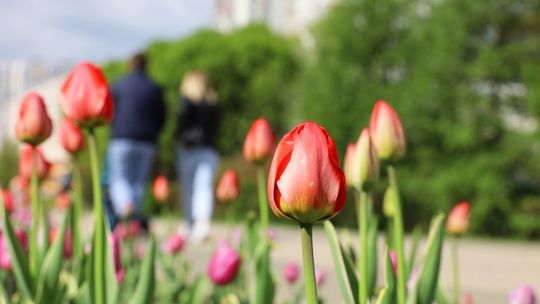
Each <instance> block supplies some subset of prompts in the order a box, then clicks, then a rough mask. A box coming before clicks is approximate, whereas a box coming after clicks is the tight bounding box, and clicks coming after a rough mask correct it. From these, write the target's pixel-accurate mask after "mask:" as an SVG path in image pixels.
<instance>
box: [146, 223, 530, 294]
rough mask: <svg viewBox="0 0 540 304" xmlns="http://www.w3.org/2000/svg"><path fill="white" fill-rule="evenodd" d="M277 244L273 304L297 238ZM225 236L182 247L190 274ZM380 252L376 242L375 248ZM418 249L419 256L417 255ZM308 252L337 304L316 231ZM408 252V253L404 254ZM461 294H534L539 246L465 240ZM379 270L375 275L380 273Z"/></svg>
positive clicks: (446, 271)
mask: <svg viewBox="0 0 540 304" xmlns="http://www.w3.org/2000/svg"><path fill="white" fill-rule="evenodd" d="M167 227H168V225H166V224H165V223H164V222H163V221H159V222H155V223H154V224H153V227H152V229H153V231H155V232H156V233H157V234H158V236H160V237H164V235H166V233H167V230H168V228H167ZM275 230H276V232H277V240H276V243H275V247H274V249H273V251H272V255H273V256H272V261H273V263H274V269H275V275H276V279H277V281H278V284H279V285H278V303H283V300H284V299H288V298H290V297H291V290H290V289H289V288H288V287H287V286H286V285H285V284H284V281H283V278H282V272H283V267H284V265H285V264H286V263H287V262H289V261H295V262H297V263H300V264H301V261H302V254H301V248H300V234H299V233H298V231H297V229H295V227H293V226H279V227H275ZM226 235H227V228H226V226H224V225H220V224H216V225H214V229H213V233H212V238H211V240H210V241H209V242H207V243H205V244H203V245H192V246H187V248H186V250H185V254H186V255H187V257H188V259H189V260H191V261H193V267H194V269H195V270H198V271H202V272H204V271H205V270H206V264H207V262H208V260H209V259H210V254H211V251H212V250H213V248H215V246H216V244H217V242H218V241H219V240H220V239H223V238H225V236H226ZM379 248H381V251H380V252H382V248H383V245H382V239H381V242H380V244H379ZM421 248H422V247H420V250H419V252H421ZM449 249H450V246H449V243H448V242H447V244H446V245H445V247H444V252H443V265H442V284H443V287H444V288H445V290H447V291H450V282H451V272H450V250H449ZM314 251H315V263H316V267H318V268H320V269H322V270H324V271H325V272H326V273H327V280H326V283H325V284H324V286H323V287H322V288H321V289H320V295H321V296H322V298H324V299H325V300H326V303H332V304H334V303H341V302H342V301H341V293H340V291H339V287H338V283H337V281H336V277H335V274H334V272H333V268H334V266H333V262H332V258H331V255H330V251H329V248H328V242H327V240H326V237H325V234H324V231H323V229H322V225H319V226H318V227H317V228H316V229H315V231H314ZM406 252H408V251H406ZM459 257H460V262H461V267H460V269H461V283H462V291H468V292H471V293H472V295H473V297H474V299H475V303H477V304H478V303H480V304H483V303H487V304H498V303H508V302H507V295H508V291H509V290H510V289H512V288H514V287H516V286H518V285H519V284H521V283H529V284H531V285H532V286H533V287H534V288H535V289H536V291H537V293H538V292H540V243H538V242H537V243H524V242H513V241H496V240H472V239H465V240H462V242H461V243H460V249H459ZM381 271H382V269H380V271H379V273H381Z"/></svg>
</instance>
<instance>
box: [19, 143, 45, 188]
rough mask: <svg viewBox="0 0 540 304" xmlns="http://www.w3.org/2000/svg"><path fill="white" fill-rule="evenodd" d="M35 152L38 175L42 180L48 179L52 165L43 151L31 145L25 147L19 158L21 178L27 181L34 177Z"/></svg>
mask: <svg viewBox="0 0 540 304" xmlns="http://www.w3.org/2000/svg"><path fill="white" fill-rule="evenodd" d="M33 152H35V157H36V165H37V175H38V178H40V179H42V178H45V177H47V175H48V174H49V169H50V167H51V164H50V163H49V162H48V161H47V160H46V159H45V157H44V156H43V153H42V152H41V149H39V148H37V147H33V146H31V145H24V146H23V147H22V150H21V154H20V156H19V176H21V177H22V178H24V179H26V180H30V178H31V177H32V157H33V156H32V155H33V154H34V153H33Z"/></svg>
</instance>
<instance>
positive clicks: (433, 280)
mask: <svg viewBox="0 0 540 304" xmlns="http://www.w3.org/2000/svg"><path fill="white" fill-rule="evenodd" d="M444 219H445V215H444V214H442V213H441V214H438V215H436V216H435V217H434V219H433V220H432V222H431V227H430V230H429V236H428V241H427V244H426V247H425V252H424V256H423V260H422V263H421V264H420V267H421V268H420V269H419V271H420V272H419V273H420V276H419V279H418V286H417V303H419V304H430V303H431V302H432V301H433V298H434V297H435V290H436V289H437V286H438V282H439V270H440V264H441V252H442V244H443V239H444Z"/></svg>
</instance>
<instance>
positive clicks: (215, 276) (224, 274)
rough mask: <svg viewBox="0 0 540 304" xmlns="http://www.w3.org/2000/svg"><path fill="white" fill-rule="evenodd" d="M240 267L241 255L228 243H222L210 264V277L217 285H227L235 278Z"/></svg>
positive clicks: (208, 271)
mask: <svg viewBox="0 0 540 304" xmlns="http://www.w3.org/2000/svg"><path fill="white" fill-rule="evenodd" d="M239 267H240V255H238V253H237V252H236V250H234V249H233V248H232V247H230V246H229V245H227V244H222V245H221V246H220V247H219V248H218V250H217V251H216V252H215V253H214V255H213V256H212V259H211V260H210V263H209V264H208V270H207V273H208V277H209V278H210V279H211V280H212V282H214V284H216V285H226V284H228V283H230V282H232V281H233V280H234V278H235V277H236V273H237V272H238V268H239Z"/></svg>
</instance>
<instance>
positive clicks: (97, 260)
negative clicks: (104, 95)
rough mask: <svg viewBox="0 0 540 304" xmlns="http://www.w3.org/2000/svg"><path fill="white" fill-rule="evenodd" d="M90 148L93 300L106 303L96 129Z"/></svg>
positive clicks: (91, 138) (90, 134)
mask: <svg viewBox="0 0 540 304" xmlns="http://www.w3.org/2000/svg"><path fill="white" fill-rule="evenodd" d="M88 131H89V132H88V150H89V154H90V167H91V170H92V190H93V191H92V192H93V195H94V221H95V231H94V234H95V235H94V245H93V246H92V250H93V251H94V252H93V255H94V261H93V262H94V263H93V265H92V267H93V278H92V280H93V286H94V298H93V302H94V303H96V304H104V303H105V281H106V280H105V273H104V266H103V265H105V256H104V255H105V251H104V246H105V218H104V213H103V203H102V195H101V184H100V176H99V159H98V151H97V143H96V137H95V134H94V129H93V128H90V129H89V130H88Z"/></svg>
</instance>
